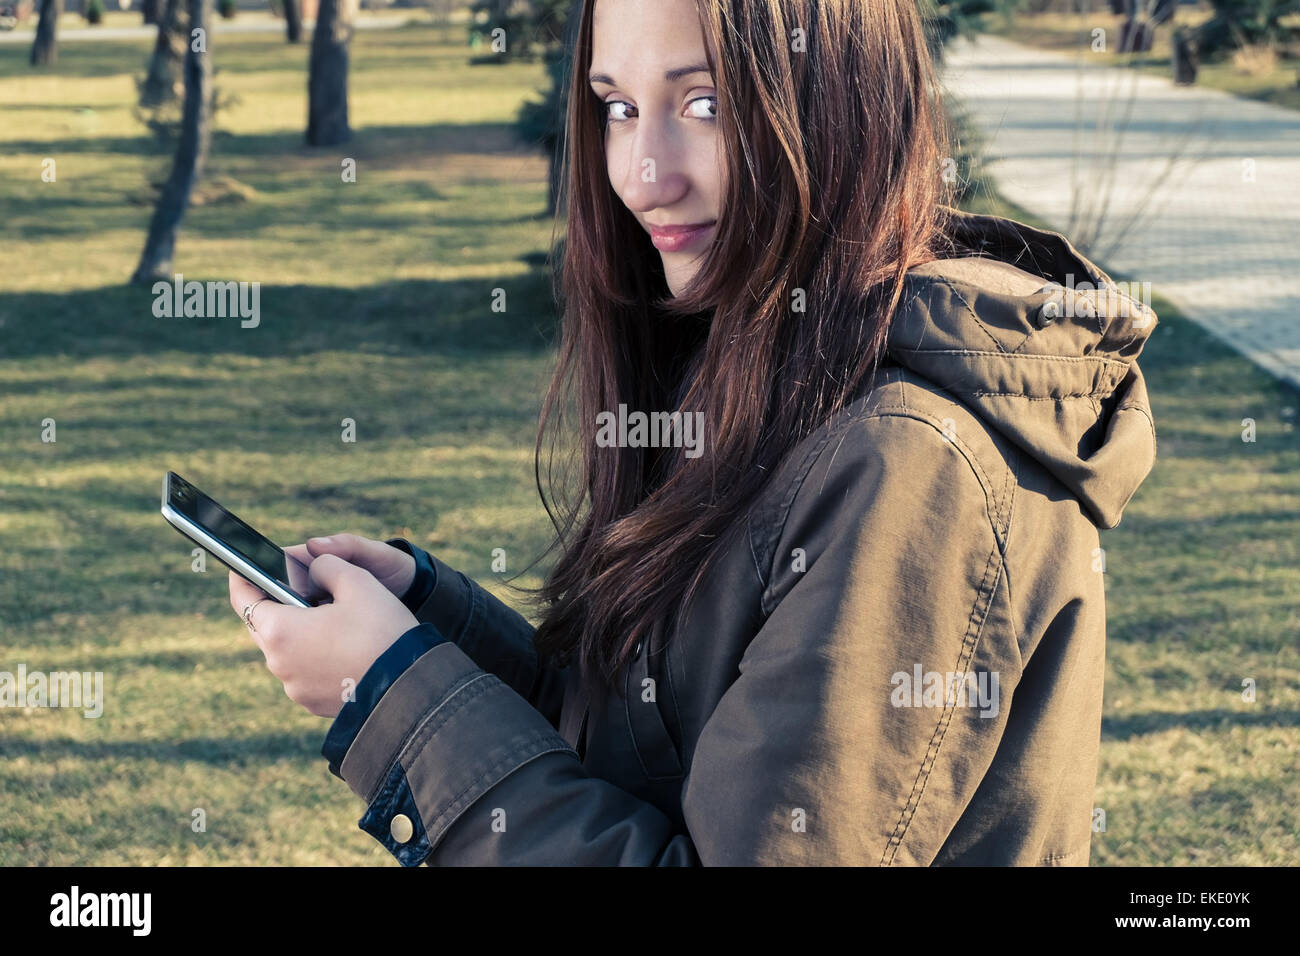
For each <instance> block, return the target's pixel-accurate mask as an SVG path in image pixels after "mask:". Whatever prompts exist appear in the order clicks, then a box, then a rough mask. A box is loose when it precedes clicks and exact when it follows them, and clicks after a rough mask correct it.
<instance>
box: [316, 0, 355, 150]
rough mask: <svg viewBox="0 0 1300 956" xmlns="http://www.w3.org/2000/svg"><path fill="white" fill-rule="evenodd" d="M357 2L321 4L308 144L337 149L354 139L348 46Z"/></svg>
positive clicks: (324, 0) (324, 1)
mask: <svg viewBox="0 0 1300 956" xmlns="http://www.w3.org/2000/svg"><path fill="white" fill-rule="evenodd" d="M356 9H357V0H321V2H320V8H319V9H318V10H317V12H316V29H315V30H313V31H312V37H311V75H310V77H309V78H308V80H307V99H308V103H309V105H308V112H307V144H308V145H309V146H336V145H338V144H339V143H346V142H347V141H348V140H349V139H351V138H352V130H351V129H349V128H348V44H349V42H351V40H352V21H353V18H354V17H355V16H356Z"/></svg>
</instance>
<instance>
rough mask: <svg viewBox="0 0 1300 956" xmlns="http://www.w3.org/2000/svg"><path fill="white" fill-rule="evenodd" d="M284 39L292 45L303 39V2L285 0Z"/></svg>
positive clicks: (299, 0) (300, 0)
mask: <svg viewBox="0 0 1300 956" xmlns="http://www.w3.org/2000/svg"><path fill="white" fill-rule="evenodd" d="M284 37H285V39H286V40H287V41H288V42H290V43H297V42H298V41H299V40H301V39H302V0H284Z"/></svg>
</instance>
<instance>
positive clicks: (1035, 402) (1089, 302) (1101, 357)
mask: <svg viewBox="0 0 1300 956" xmlns="http://www.w3.org/2000/svg"><path fill="white" fill-rule="evenodd" d="M949 212H950V215H951V216H952V227H951V234H952V235H953V237H954V239H955V240H956V241H957V242H958V243H959V245H960V246H961V247H964V248H966V249H969V250H975V251H976V252H975V253H974V254H972V255H967V256H964V257H962V258H945V259H938V260H935V261H933V262H929V263H926V264H925V265H922V266H918V267H916V268H914V269H912V270H911V271H909V272H908V274H907V277H906V280H905V283H904V289H903V297H902V299H901V300H900V302H899V307H898V310H897V312H896V313H895V314H894V317H893V320H892V323H891V326H890V331H889V339H888V351H889V355H890V357H891V359H892V360H893V361H894V362H897V363H898V364H899V365H902V366H903V367H905V368H907V369H910V370H911V371H913V372H915V373H917V374H918V375H921V376H923V377H924V378H926V379H928V380H929V381H931V382H933V383H934V384H935V385H937V386H939V387H940V388H942V389H944V390H945V391H947V392H949V393H950V394H951V395H953V396H954V397H955V398H957V399H959V400H960V401H961V402H962V403H964V404H965V405H967V406H969V407H970V408H971V409H972V410H973V411H974V412H975V413H976V414H977V415H979V416H980V417H981V418H982V419H984V421H986V422H987V423H988V424H989V425H990V426H992V427H993V428H994V429H996V430H997V431H998V432H1000V433H1001V434H1002V435H1004V436H1005V437H1006V438H1007V439H1009V440H1010V441H1011V442H1012V443H1013V444H1014V445H1016V446H1017V447H1018V448H1020V449H1021V450H1023V451H1024V452H1025V453H1026V454H1028V455H1030V456H1031V457H1033V458H1034V459H1035V460H1037V461H1038V462H1039V463H1041V464H1042V465H1043V467H1045V468H1046V469H1047V470H1048V471H1049V472H1051V473H1052V474H1053V475H1054V476H1055V477H1056V478H1057V479H1059V480H1060V481H1061V482H1062V483H1063V484H1064V485H1065V486H1066V487H1067V488H1069V489H1070V491H1071V492H1073V494H1074V495H1075V496H1076V497H1077V498H1078V499H1079V501H1080V502H1081V503H1082V504H1083V506H1084V507H1085V509H1086V510H1087V512H1088V514H1089V517H1091V518H1092V520H1093V521H1094V522H1095V523H1096V524H1097V525H1098V526H1099V527H1101V528H1113V527H1114V526H1115V525H1117V524H1118V523H1119V520H1120V517H1121V515H1122V513H1123V510H1124V507H1125V506H1126V505H1127V504H1128V502H1129V500H1130V499H1131V498H1132V497H1133V494H1134V492H1136V491H1137V488H1138V486H1139V485H1140V484H1141V483H1142V481H1143V480H1144V479H1145V478H1146V476H1147V475H1148V474H1149V473H1150V471H1151V468H1152V467H1153V465H1154V464H1155V456H1156V435H1155V425H1154V422H1153V420H1152V417H1151V409H1150V405H1149V402H1148V399H1147V390H1146V383H1145V380H1144V379H1143V377H1142V372H1141V370H1140V369H1139V368H1138V365H1137V357H1138V353H1139V352H1141V351H1142V346H1143V344H1144V343H1145V342H1146V340H1147V338H1148V337H1149V336H1150V335H1151V332H1152V330H1153V329H1154V328H1155V327H1156V324H1157V319H1156V315H1155V313H1154V312H1153V311H1152V310H1151V308H1150V306H1149V305H1147V304H1144V303H1143V302H1142V301H1141V299H1144V298H1147V296H1136V297H1135V296H1134V295H1133V294H1132V293H1133V292H1134V290H1133V289H1132V288H1126V287H1124V286H1119V285H1117V284H1116V283H1114V282H1113V281H1112V280H1111V279H1110V277H1109V276H1107V275H1106V274H1105V273H1104V272H1102V270H1101V269H1100V268H1098V267H1097V266H1096V265H1094V264H1093V263H1092V262H1090V261H1088V260H1087V259H1086V258H1084V256H1083V255H1082V254H1080V253H1079V252H1078V251H1077V250H1075V248H1074V247H1073V246H1072V245H1070V243H1069V242H1068V241H1067V240H1066V239H1065V238H1064V237H1063V236H1061V235H1059V234H1058V233H1054V232H1046V231H1042V230H1039V229H1034V228H1032V227H1030V226H1026V225H1024V224H1022V223H1019V222H1015V221H1013V220H1010V219H1004V218H1001V217H997V216H977V215H972V214H969V213H964V212H960V211H957V210H950V211H949ZM1149 287H1150V286H1149V284H1148V285H1146V286H1145V288H1148V289H1149Z"/></svg>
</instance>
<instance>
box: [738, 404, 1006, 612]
mask: <svg viewBox="0 0 1300 956" xmlns="http://www.w3.org/2000/svg"><path fill="white" fill-rule="evenodd" d="M900 384H904V383H902V382H901V380H900ZM854 404H857V403H856V402H855V403H854ZM968 411H969V410H968ZM971 414H972V415H974V414H975V413H974V412H973V411H972V412H971ZM884 418H910V419H912V420H913V421H917V422H921V423H922V424H925V425H929V426H930V427H931V428H933V429H935V430H936V431H938V432H939V433H940V434H944V431H943V429H942V428H941V427H939V426H940V425H941V424H942V423H941V422H939V421H938V420H937V419H935V418H934V417H933V416H931V415H929V414H927V413H926V412H923V411H920V410H919V409H918V410H913V409H911V408H908V407H907V406H906V405H903V404H896V405H877V406H871V405H870V404H868V406H867V409H865V410H862V411H861V413H860V414H855V415H853V416H852V417H851V418H848V419H846V420H845V421H843V422H841V423H840V424H839V425H837V426H836V427H835V428H833V429H831V431H829V432H828V433H827V434H826V437H825V438H824V439H823V440H822V441H819V442H818V443H817V447H816V448H815V449H813V450H811V451H810V452H809V455H814V454H815V455H816V456H817V457H820V456H821V454H822V452H823V451H825V448H826V445H827V444H829V442H830V440H831V438H833V437H835V436H836V435H837V434H838V433H839V432H841V431H843V430H845V429H847V428H848V427H849V426H851V425H855V424H858V423H861V422H869V421H872V420H873V419H884ZM949 441H950V442H951V444H952V446H953V447H954V448H957V449H959V452H960V454H961V456H962V457H963V458H965V459H966V462H967V464H968V465H969V466H970V468H971V470H972V471H974V472H975V475H976V478H977V480H978V481H979V483H980V487H981V488H982V489H983V490H984V495H985V499H986V507H985V514H986V516H987V517H988V519H989V525H990V526H991V527H992V529H993V532H994V539H995V540H996V539H997V521H996V520H995V518H994V517H993V515H994V514H995V513H996V512H997V508H996V504H995V507H993V508H992V509H990V508H989V507H987V502H988V501H989V500H992V501H993V502H995V503H996V494H997V493H996V492H995V491H994V486H993V482H992V481H991V480H990V479H989V477H988V474H987V472H985V471H984V467H983V465H982V464H980V461H979V458H978V457H977V456H976V455H975V454H974V452H973V451H972V450H971V449H970V448H968V447H966V445H965V444H964V443H963V442H962V441H961V439H960V438H952V439H949ZM836 449H837V451H838V446H836ZM815 464H816V459H815V458H814V459H813V460H808V459H805V461H804V462H803V463H801V464H800V467H799V471H798V473H797V474H796V476H795V478H794V479H792V482H791V487H790V490H789V491H788V492H787V493H786V495H785V499H784V500H783V502H782V508H781V517H780V520H779V521H777V522H776V526H775V528H774V529H773V531H772V533H771V534H770V535H769V537H770V538H771V539H772V546H771V548H770V552H771V556H770V565H771V566H770V567H769V568H768V574H767V576H766V578H765V580H764V582H763V590H762V591H761V592H760V596H759V611H760V612H761V613H762V616H763V617H764V618H767V617H769V616H771V613H772V609H770V608H769V606H768V596H769V595H768V592H769V591H770V589H771V585H772V578H773V577H774V573H773V572H774V571H775V562H776V545H777V543H778V542H779V541H780V540H781V536H782V535H783V534H784V532H785V526H786V524H787V523H788V522H789V520H790V511H791V509H792V507H793V505H794V499H795V498H796V497H797V496H798V494H799V491H800V490H801V489H802V488H803V483H804V482H805V481H806V480H807V479H808V474H809V472H811V471H812V469H813V466H814V465H815Z"/></svg>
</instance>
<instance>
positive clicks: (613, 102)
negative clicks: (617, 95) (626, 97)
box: [605, 100, 636, 123]
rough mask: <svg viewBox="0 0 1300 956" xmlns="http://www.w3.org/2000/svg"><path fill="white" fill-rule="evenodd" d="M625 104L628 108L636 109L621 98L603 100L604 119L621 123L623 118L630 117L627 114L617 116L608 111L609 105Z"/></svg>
mask: <svg viewBox="0 0 1300 956" xmlns="http://www.w3.org/2000/svg"><path fill="white" fill-rule="evenodd" d="M614 106H625V107H627V108H628V109H630V110H634V109H636V107H635V106H633V105H632V104H631V103H625V102H624V101H623V100H606V101H605V119H606V120H608V121H609V122H612V123H621V122H623V121H624V120H627V119H631V117H629V116H618V115H616V114H612V113H611V112H610V107H614Z"/></svg>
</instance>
